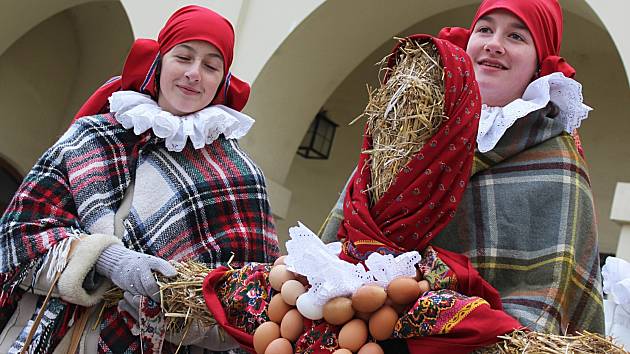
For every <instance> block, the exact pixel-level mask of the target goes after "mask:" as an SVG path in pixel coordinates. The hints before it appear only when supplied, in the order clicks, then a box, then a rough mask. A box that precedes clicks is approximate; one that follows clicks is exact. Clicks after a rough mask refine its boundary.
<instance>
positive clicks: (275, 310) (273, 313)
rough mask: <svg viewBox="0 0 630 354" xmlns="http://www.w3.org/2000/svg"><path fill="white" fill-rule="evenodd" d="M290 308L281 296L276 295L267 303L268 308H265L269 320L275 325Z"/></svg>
mask: <svg viewBox="0 0 630 354" xmlns="http://www.w3.org/2000/svg"><path fill="white" fill-rule="evenodd" d="M291 308H292V306H290V305H288V304H287V303H286V302H284V300H283V299H282V295H280V294H276V295H274V296H273V297H272V298H271V301H269V307H268V308H267V314H268V315H269V319H270V320H271V321H273V322H275V323H280V322H281V321H282V318H283V317H284V315H286V313H287V312H289V310H290V309H291Z"/></svg>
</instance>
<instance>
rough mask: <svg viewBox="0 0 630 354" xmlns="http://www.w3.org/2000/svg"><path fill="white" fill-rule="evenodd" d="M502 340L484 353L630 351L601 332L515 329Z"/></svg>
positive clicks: (566, 353) (570, 353)
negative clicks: (553, 331) (572, 332)
mask: <svg viewBox="0 0 630 354" xmlns="http://www.w3.org/2000/svg"><path fill="white" fill-rule="evenodd" d="M499 338H501V339H503V341H502V342H499V343H497V344H496V345H495V346H493V347H489V348H486V349H484V350H482V351H480V352H479V353H483V354H491V353H492V354H495V353H496V354H530V353H532V354H533V353H546V354H578V353H580V354H581V353H610V354H623V353H628V352H627V351H625V350H624V349H623V347H620V346H618V345H616V344H615V343H613V341H612V340H611V339H610V338H604V337H602V336H600V335H599V334H595V333H590V332H586V331H585V332H583V333H579V332H578V333H576V334H575V335H566V336H561V335H555V334H543V333H540V332H524V331H514V332H512V333H510V334H509V335H505V336H500V337H499Z"/></svg>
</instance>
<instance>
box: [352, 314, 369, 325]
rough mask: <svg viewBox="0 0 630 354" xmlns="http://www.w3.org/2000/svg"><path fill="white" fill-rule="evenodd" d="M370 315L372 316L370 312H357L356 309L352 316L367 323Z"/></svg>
mask: <svg viewBox="0 0 630 354" xmlns="http://www.w3.org/2000/svg"><path fill="white" fill-rule="evenodd" d="M370 316H372V312H359V311H356V312H355V313H354V318H358V319H361V320H363V321H365V322H366V323H367V321H369V320H370Z"/></svg>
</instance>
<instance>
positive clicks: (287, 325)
mask: <svg viewBox="0 0 630 354" xmlns="http://www.w3.org/2000/svg"><path fill="white" fill-rule="evenodd" d="M303 321H304V317H302V315H300V312H299V311H298V310H297V309H293V310H290V311H289V312H287V314H286V315H284V318H283V319H282V323H281V324H280V335H281V336H282V338H286V339H288V340H289V341H291V342H295V341H296V340H297V339H298V338H299V337H300V335H301V334H302V333H304V322H303Z"/></svg>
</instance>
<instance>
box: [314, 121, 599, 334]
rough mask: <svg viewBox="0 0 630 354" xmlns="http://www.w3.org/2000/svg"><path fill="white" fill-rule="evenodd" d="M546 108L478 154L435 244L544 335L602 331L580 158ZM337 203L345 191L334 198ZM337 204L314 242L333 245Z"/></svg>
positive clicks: (589, 202)
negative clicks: (463, 261)
mask: <svg viewBox="0 0 630 354" xmlns="http://www.w3.org/2000/svg"><path fill="white" fill-rule="evenodd" d="M547 112H548V110H547V109H542V110H540V111H536V112H532V113H531V114H530V115H528V116H527V117H524V118H521V119H519V120H518V121H517V122H516V123H515V124H514V125H513V126H512V127H510V129H508V131H507V133H506V134H505V135H504V136H503V138H502V139H501V140H500V141H499V144H498V145H497V146H496V147H495V149H494V150H492V151H490V152H488V153H485V154H480V153H477V155H476V156H475V163H474V166H473V172H472V177H471V180H470V183H469V185H468V188H467V190H466V193H465V194H464V197H463V200H462V202H461V204H460V206H459V209H458V211H457V215H456V216H455V218H454V220H453V221H452V222H451V223H450V224H449V225H448V226H447V227H446V229H444V230H443V231H442V233H440V235H438V236H437V237H436V238H435V239H434V244H435V245H436V246H440V247H443V248H446V249H448V250H451V251H455V252H459V253H463V254H465V255H467V256H468V257H470V260H471V261H472V263H473V265H474V266H475V267H476V268H477V270H478V271H479V273H480V274H481V275H482V276H483V277H484V278H485V279H486V280H488V281H489V282H490V283H491V284H492V285H493V286H494V287H496V288H497V289H498V290H499V292H500V294H501V296H502V300H503V305H504V308H505V311H506V312H508V313H509V314H511V315H512V316H514V317H516V318H517V319H518V320H519V321H520V322H521V323H522V324H523V325H525V326H528V327H529V328H531V329H533V330H537V331H542V332H547V333H564V332H574V331H578V330H589V331H594V332H599V333H603V331H604V313H603V305H602V295H601V281H600V278H601V276H600V268H599V255H598V246H597V230H596V224H595V214H594V206H593V196H592V191H591V186H590V181H589V177H588V171H587V167H586V164H585V162H584V160H583V159H582V158H581V157H580V155H579V154H578V152H577V149H576V147H575V143H574V141H573V139H572V138H571V136H570V135H568V134H566V133H564V132H563V128H562V125H561V124H560V123H559V122H557V121H555V120H554V119H553V118H549V117H547V116H546V113H547ZM342 200H343V193H342V196H341V198H340V201H342ZM341 207H342V205H341V204H340V203H339V202H338V203H337V205H336V206H335V208H334V209H333V211H332V212H331V214H330V215H329V217H328V219H327V221H326V222H325V224H324V226H323V227H322V230H321V231H320V235H321V236H322V239H323V240H325V241H332V240H336V230H337V229H338V227H339V224H340V221H341V220H342V219H343V210H342V208H341Z"/></svg>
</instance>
